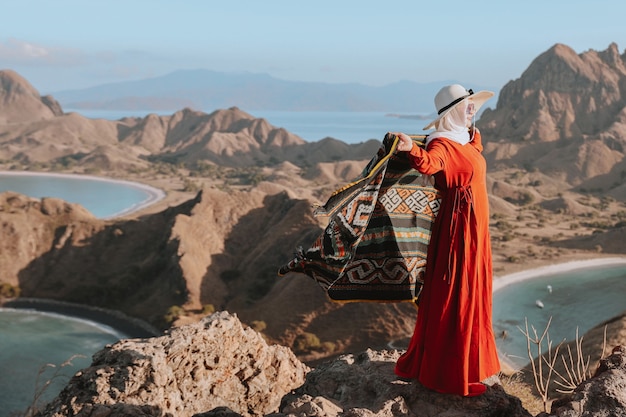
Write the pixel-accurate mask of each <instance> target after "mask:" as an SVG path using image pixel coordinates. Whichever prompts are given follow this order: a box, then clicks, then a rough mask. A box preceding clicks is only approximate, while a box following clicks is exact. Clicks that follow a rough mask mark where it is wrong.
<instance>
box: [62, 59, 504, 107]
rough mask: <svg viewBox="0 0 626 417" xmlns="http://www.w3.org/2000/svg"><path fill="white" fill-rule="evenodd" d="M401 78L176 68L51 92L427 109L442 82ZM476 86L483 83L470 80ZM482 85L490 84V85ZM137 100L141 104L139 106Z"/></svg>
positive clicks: (119, 103) (189, 103)
mask: <svg viewBox="0 0 626 417" xmlns="http://www.w3.org/2000/svg"><path fill="white" fill-rule="evenodd" d="M454 82H455V81H452V80H447V81H438V82H430V83H416V82H412V81H408V80H400V81H397V82H394V83H390V84H387V85H385V86H380V87H376V86H368V85H364V84H358V83H341V84H330V83H323V82H303V81H287V80H281V79H278V78H274V77H272V76H270V75H268V74H259V73H223V72H217V71H211V70H203V69H195V70H178V71H174V72H171V73H168V74H166V75H163V76H160V77H154V78H149V79H144V80H137V81H125V82H120V83H109V84H104V85H101V86H94V87H90V88H86V89H76V90H63V91H56V92H53V93H51V94H52V95H53V96H54V97H56V99H57V100H58V101H59V102H60V103H61V104H62V105H63V107H66V108H73V109H102V110H172V109H178V108H180V105H181V104H183V105H184V106H186V107H192V108H195V109H202V110H205V111H212V110H214V109H219V108H229V107H233V106H236V107H239V108H242V109H246V110H247V111H253V110H283V111H287V110H289V111H305V110H306V111H384V112H409V113H424V112H427V113H430V112H431V111H432V108H433V104H432V103H433V102H432V97H434V96H435V94H436V92H437V91H438V89H439V87H440V86H441V85H442V83H454ZM474 89H475V90H476V89H483V87H479V86H474ZM486 89H493V88H488V87H486ZM138 106H139V107H138Z"/></svg>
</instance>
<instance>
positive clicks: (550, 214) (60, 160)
mask: <svg viewBox="0 0 626 417" xmlns="http://www.w3.org/2000/svg"><path fill="white" fill-rule="evenodd" d="M625 68H626V64H625V57H624V55H620V54H619V53H618V50H617V46H616V45H610V46H609V48H608V49H607V50H606V51H603V52H595V51H588V52H585V53H584V54H581V55H577V54H575V53H574V52H573V51H572V50H571V49H570V48H568V47H567V46H564V45H555V46H554V47H553V48H551V49H550V50H548V51H546V52H545V53H544V54H542V55H541V56H539V57H538V58H537V59H536V60H535V61H533V62H532V63H531V64H530V66H529V68H528V70H527V71H525V72H524V74H522V77H521V78H520V79H518V80H514V81H511V82H510V83H509V84H507V85H506V86H505V87H504V88H503V89H502V93H501V94H500V97H499V98H498V101H497V106H496V108H495V109H493V110H487V111H485V112H484V114H483V116H482V117H481V120H479V121H478V126H479V128H480V129H481V130H482V132H483V135H484V137H485V142H486V143H487V147H486V156H487V158H488V162H489V167H490V170H489V179H488V181H489V184H488V185H489V192H490V203H491V213H492V224H491V226H492V228H491V232H492V242H493V248H494V269H495V272H496V275H498V276H501V275H504V274H506V273H509V272H515V271H519V270H523V269H528V268H534V267H537V266H541V265H545V264H551V263H557V262H563V261H567V260H574V259H581V258H594V257H598V256H604V255H606V254H624V253H626V247H624V246H623V245H622V244H620V243H619V242H623V241H624V237H625V234H626V231H625V230H626V229H625V228H624V221H626V207H625V206H626V205H625V201H626V196H625V193H626V186H625V185H624V182H625V181H626V175H625V174H624V172H626V162H625V161H624V145H625V144H626V124H624V123H625V121H626V116H625V115H626V95H625V94H626V90H625V89H626V69H625ZM0 79H2V82H3V85H4V87H3V90H2V91H0V103H4V104H2V106H1V107H0V170H37V171H54V172H72V173H79V174H80V173H89V174H95V175H102V176H106V177H112V178H124V179H129V180H134V181H139V182H143V183H147V184H150V185H152V186H155V187H159V188H162V189H164V190H165V191H166V192H167V197H166V199H165V200H163V201H162V202H160V203H158V204H157V205H154V206H151V207H149V208H147V209H145V210H143V211H141V212H139V213H134V214H131V215H129V216H126V217H123V218H118V219H114V220H107V221H103V220H99V219H95V218H93V217H92V216H90V215H89V213H86V212H85V211H84V210H83V209H81V208H80V207H76V206H71V205H65V204H64V203H63V202H59V201H54V200H45V201H37V200H32V199H29V198H26V197H24V196H20V195H15V194H11V193H5V194H2V195H0V224H2V229H3V236H5V235H6V236H9V234H10V236H11V239H2V241H0V253H1V254H2V255H1V256H0V285H2V286H3V287H2V288H3V291H4V292H5V293H17V292H19V294H20V295H21V296H22V297H35V298H49V299H58V300H66V301H72V302H78V303H83V304H89V305H95V306H101V307H107V308H112V309H117V310H120V311H123V312H124V313H126V314H129V315H131V316H135V317H140V318H143V319H145V320H147V321H149V322H150V323H152V324H154V325H157V326H159V327H160V328H167V327H168V326H170V325H172V324H174V325H176V324H183V323H188V322H193V321H197V320H198V319H199V318H200V317H202V316H204V315H206V313H207V312H208V311H211V310H212V309H219V310H228V311H230V312H233V313H237V315H238V316H239V317H240V318H241V319H242V321H244V322H245V323H247V324H249V325H251V326H254V327H255V328H256V329H262V331H263V333H264V334H265V335H266V336H267V337H268V338H270V339H272V340H275V341H278V342H280V343H282V344H286V345H288V346H300V348H299V349H296V353H298V354H299V355H300V357H301V358H304V359H305V360H308V359H315V358H316V357H320V356H328V355H332V354H334V353H337V352H343V351H346V350H350V351H355V350H358V349H362V348H365V347H374V348H380V347H384V346H385V345H386V344H387V343H388V342H390V341H396V340H402V339H404V338H406V337H407V336H408V335H410V334H411V332H412V329H413V322H414V319H415V309H414V307H413V306H412V305H410V304H408V303H407V304H371V303H354V304H336V303H331V302H329V301H328V300H327V299H326V298H325V296H324V294H323V291H322V290H321V289H320V288H319V287H318V286H317V284H315V283H314V282H313V281H312V280H311V279H309V278H307V277H305V276H301V275H297V274H291V275H287V276H285V277H282V278H279V277H277V276H276V271H277V269H278V267H279V266H280V265H281V264H282V263H284V262H286V261H287V260H289V258H290V256H291V255H292V252H293V251H294V250H295V248H296V247H297V246H299V245H303V246H307V245H309V244H311V243H312V241H313V240H314V239H315V238H316V237H317V236H318V235H319V233H321V231H322V230H323V227H324V225H325V224H324V221H325V219H323V218H315V217H314V216H313V210H312V206H313V204H318V203H323V202H324V201H325V199H326V198H328V196H329V195H330V193H331V192H332V191H333V190H334V189H336V188H337V187H339V186H341V185H343V184H345V183H346V182H348V181H350V180H352V179H353V178H354V177H355V176H357V175H358V174H359V173H360V172H361V170H362V169H363V167H364V166H365V164H366V162H367V161H368V160H369V159H370V158H371V157H372V156H373V155H374V153H375V152H376V150H377V149H378V146H379V142H378V141H369V142H365V143H361V144H355V145H348V144H345V143H343V142H340V141H337V140H335V139H332V138H327V139H325V140H322V141H320V142H315V143H307V142H305V141H303V140H302V139H301V138H299V137H298V136H296V135H293V134H291V133H289V132H287V131H285V130H284V129H278V128H275V127H273V126H271V125H270V124H269V123H267V121H266V120H264V119H255V118H253V117H252V116H250V115H249V114H247V113H245V112H243V111H241V110H239V109H237V108H230V109H224V110H216V111H215V112H213V113H211V114H206V113H202V112H197V111H194V110H191V109H183V110H181V111H179V112H176V113H175V114H173V115H171V116H157V115H149V116H147V117H144V118H125V119H121V120H117V121H107V120H92V119H88V118H85V117H83V116H81V115H80V114H77V113H71V114H65V113H63V112H62V110H61V109H60V107H59V106H57V105H54V104H50V103H54V100H53V99H52V98H42V97H39V96H38V94H37V92H36V91H35V90H34V89H33V88H32V86H30V85H29V84H28V82H27V81H26V80H24V79H23V78H21V77H20V76H19V75H17V74H15V73H14V72H11V71H2V72H0ZM7 103H8V104H7ZM46 103H48V104H46ZM592 116H593V117H592ZM313 336H316V337H313ZM316 340H317V341H316ZM318 341H319V343H318Z"/></svg>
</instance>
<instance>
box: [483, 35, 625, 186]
mask: <svg viewBox="0 0 626 417" xmlns="http://www.w3.org/2000/svg"><path fill="white" fill-rule="evenodd" d="M625 81H626V54H625V55H620V54H619V51H618V48H617V45H616V44H611V45H610V46H609V47H608V48H607V49H606V50H605V51H601V52H598V51H594V50H589V51H587V52H584V53H582V54H576V52H574V50H572V49H571V48H570V47H568V46H566V45H562V44H557V45H554V46H553V47H552V48H550V49H549V50H547V51H546V52H544V53H543V54H541V55H540V56H539V57H537V58H536V59H535V60H534V61H533V62H532V63H531V64H530V66H529V67H528V69H527V70H526V71H524V73H523V74H522V76H521V77H520V78H519V79H517V80H513V81H510V82H509V83H507V84H506V85H505V86H504V87H503V88H502V90H501V91H500V95H499V97H498V103H497V107H496V109H494V110H492V109H486V110H485V111H484V113H483V114H482V116H481V118H480V122H479V124H480V128H481V130H482V132H483V134H484V137H485V138H487V140H486V149H485V153H486V155H487V157H488V162H489V166H490V168H491V169H492V170H493V169H497V168H498V167H500V168H502V167H505V166H509V167H510V166H518V167H523V168H525V169H530V170H532V169H537V170H539V171H541V172H543V173H546V174H548V175H549V176H552V177H556V178H560V179H561V180H563V181H564V182H567V183H568V184H570V185H580V186H582V187H588V188H589V187H600V186H601V187H602V188H603V189H605V190H606V189H607V188H609V187H616V186H619V185H620V184H622V183H623V182H624V178H623V176H620V172H621V171H622V170H623V169H624V154H625V152H626V151H625V149H626V90H625V89H624V85H625V84H624V83H625Z"/></svg>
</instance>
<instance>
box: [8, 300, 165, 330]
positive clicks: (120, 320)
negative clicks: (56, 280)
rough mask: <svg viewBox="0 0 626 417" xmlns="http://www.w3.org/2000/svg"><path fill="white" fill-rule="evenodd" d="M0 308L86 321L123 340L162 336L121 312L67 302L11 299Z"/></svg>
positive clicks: (143, 322) (148, 325) (139, 320)
mask: <svg viewBox="0 0 626 417" xmlns="http://www.w3.org/2000/svg"><path fill="white" fill-rule="evenodd" d="M0 308H12V309H16V310H31V311H37V312H40V313H52V314H58V315H62V316H66V317H72V318H76V319H80V320H87V321H90V322H93V323H95V324H99V325H104V326H108V327H110V328H112V329H113V330H115V331H116V332H119V333H121V334H123V335H125V336H126V337H124V339H135V338H151V337H158V336H161V335H162V332H160V331H159V330H158V329H156V328H155V327H153V326H152V325H150V324H149V323H147V322H145V321H143V320H141V319H138V318H134V317H130V316H127V315H126V314H124V313H122V312H121V311H117V310H109V309H105V308H101V307H93V306H87V305H84V304H77V303H70V302H67V301H58V300H49V299H43V298H13V299H9V300H5V301H1V300H0Z"/></svg>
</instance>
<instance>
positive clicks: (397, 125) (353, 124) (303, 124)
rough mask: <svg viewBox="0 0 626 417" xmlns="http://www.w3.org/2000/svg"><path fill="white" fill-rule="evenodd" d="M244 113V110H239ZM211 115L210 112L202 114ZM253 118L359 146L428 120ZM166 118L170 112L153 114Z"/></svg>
mask: <svg viewBox="0 0 626 417" xmlns="http://www.w3.org/2000/svg"><path fill="white" fill-rule="evenodd" d="M242 110H244V111H246V110H245V109H242ZM66 111H67V112H70V111H75V112H76V113H79V114H81V115H83V116H85V117H89V118H92V119H106V120H119V119H121V118H123V117H145V116H146V115H147V114H148V113H150V112H148V111H119V110H71V109H70V110H66ZM205 112H206V113H211V112H212V110H211V111H205ZM246 112H247V113H249V114H250V115H252V116H254V117H256V118H264V119H265V120H267V121H268V123H270V124H271V125H273V126H275V127H282V128H284V129H286V130H287V131H289V132H291V133H293V134H296V135H298V136H300V137H301V138H302V139H304V140H306V141H307V142H316V141H319V140H320V139H324V138H326V137H331V138H335V139H338V140H341V141H343V142H346V143H360V142H365V141H367V140H369V139H376V140H382V139H383V138H384V137H385V133H387V132H395V131H399V132H405V133H410V134H421V133H423V131H422V128H423V127H424V126H425V125H426V124H428V122H429V121H430V120H416V119H410V118H400V117H392V116H389V115H387V113H383V112H319V111H317V112H314V111H298V112H296V111H266V110H263V111H261V110H258V111H255V110H251V111H246ZM153 113H156V114H159V115H162V116H170V115H171V114H172V113H171V112H153Z"/></svg>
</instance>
